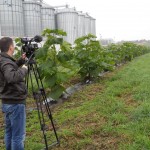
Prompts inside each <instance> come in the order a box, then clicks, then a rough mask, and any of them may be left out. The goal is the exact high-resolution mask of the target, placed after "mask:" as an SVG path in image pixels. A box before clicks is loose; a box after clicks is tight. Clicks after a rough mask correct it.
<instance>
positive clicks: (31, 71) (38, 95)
mask: <svg viewBox="0 0 150 150" xmlns="http://www.w3.org/2000/svg"><path fill="white" fill-rule="evenodd" d="M33 56H34V54H32V55H31V56H30V58H29V59H28V61H27V62H26V65H28V74H27V76H26V79H25V82H26V85H27V88H29V84H30V86H31V89H32V94H33V98H34V100H35V102H36V107H37V111H38V118H39V122H40V126H41V130H42V133H43V137H44V142H45V148H44V150H48V149H49V148H50V147H52V146H54V145H59V140H58V136H57V132H56V129H55V126H54V122H53V117H52V114H51V110H50V104H49V102H48V101H47V96H46V93H45V89H44V86H43V83H42V80H41V76H40V73H39V70H38V67H37V63H36V61H35V60H34V59H33ZM29 81H30V82H29ZM34 84H36V87H35V86H34ZM45 113H46V115H45ZM46 117H47V118H48V119H46ZM47 122H49V125H51V127H52V128H51V129H49V128H50V126H49V125H48V126H47V125H46V123H47ZM50 130H52V133H53V135H50V136H51V137H52V138H53V140H54V139H55V141H50V142H51V144H49V143H48V142H49V141H48V131H50Z"/></svg>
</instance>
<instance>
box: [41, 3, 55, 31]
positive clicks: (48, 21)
mask: <svg viewBox="0 0 150 150" xmlns="http://www.w3.org/2000/svg"><path fill="white" fill-rule="evenodd" d="M41 12H42V31H43V30H44V29H45V28H49V29H55V28H56V27H55V9H54V7H51V6H49V5H45V4H44V5H43V6H42V11H41Z"/></svg>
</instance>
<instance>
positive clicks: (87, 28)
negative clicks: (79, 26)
mask: <svg viewBox="0 0 150 150" xmlns="http://www.w3.org/2000/svg"><path fill="white" fill-rule="evenodd" d="M89 33H91V17H90V16H89V15H88V14H87V13H86V14H85V35H87V34H89Z"/></svg>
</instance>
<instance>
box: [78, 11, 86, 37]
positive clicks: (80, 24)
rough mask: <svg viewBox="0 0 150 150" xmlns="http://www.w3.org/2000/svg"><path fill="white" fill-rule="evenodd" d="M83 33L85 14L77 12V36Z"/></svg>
mask: <svg viewBox="0 0 150 150" xmlns="http://www.w3.org/2000/svg"><path fill="white" fill-rule="evenodd" d="M84 35H85V15H84V14H83V13H82V12H78V37H81V36H84Z"/></svg>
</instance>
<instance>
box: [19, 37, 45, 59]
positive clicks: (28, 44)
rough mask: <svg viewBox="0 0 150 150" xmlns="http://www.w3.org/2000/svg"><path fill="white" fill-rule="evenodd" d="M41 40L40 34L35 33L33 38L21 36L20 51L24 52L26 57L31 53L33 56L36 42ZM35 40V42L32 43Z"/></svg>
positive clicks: (36, 45)
mask: <svg viewBox="0 0 150 150" xmlns="http://www.w3.org/2000/svg"><path fill="white" fill-rule="evenodd" d="M41 41H42V36H40V35H36V36H35V37H34V38H31V39H29V38H21V43H22V44H23V45H22V51H23V53H26V56H27V58H29V57H30V56H31V55H33V57H34V52H35V50H37V49H38V48H39V47H38V44H37V43H40V42H41ZM33 42H35V43H33Z"/></svg>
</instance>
